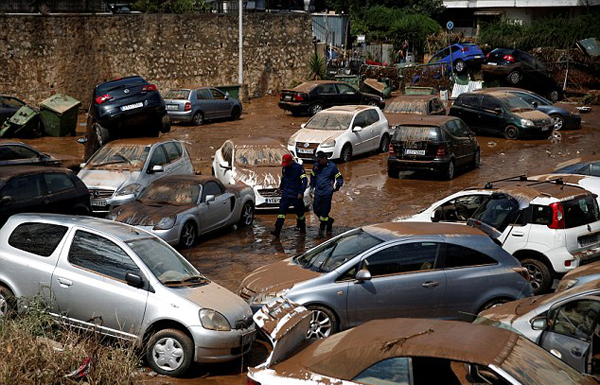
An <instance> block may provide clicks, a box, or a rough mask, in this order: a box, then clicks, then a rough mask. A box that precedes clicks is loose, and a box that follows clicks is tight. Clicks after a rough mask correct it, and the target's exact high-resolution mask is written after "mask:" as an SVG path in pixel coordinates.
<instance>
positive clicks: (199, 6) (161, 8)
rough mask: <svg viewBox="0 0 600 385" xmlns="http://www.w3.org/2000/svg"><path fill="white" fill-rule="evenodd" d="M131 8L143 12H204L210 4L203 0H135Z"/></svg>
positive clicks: (208, 10)
mask: <svg viewBox="0 0 600 385" xmlns="http://www.w3.org/2000/svg"><path fill="white" fill-rule="evenodd" d="M133 9H134V10H136V11H141V12H145V13H206V12H210V9H211V6H210V4H207V3H206V2H205V1H204V0H137V1H136V2H135V3H134V4H133Z"/></svg>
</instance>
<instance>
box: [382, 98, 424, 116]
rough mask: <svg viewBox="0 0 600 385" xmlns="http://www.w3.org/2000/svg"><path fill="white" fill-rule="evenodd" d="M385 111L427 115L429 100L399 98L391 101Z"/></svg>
mask: <svg viewBox="0 0 600 385" xmlns="http://www.w3.org/2000/svg"><path fill="white" fill-rule="evenodd" d="M384 111H385V112H392V113H396V114H415V115H427V102H425V101H422V100H399V101H396V102H392V103H390V104H389V105H388V106H387V107H386V108H385V110H384Z"/></svg>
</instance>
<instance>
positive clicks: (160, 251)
mask: <svg viewBox="0 0 600 385" xmlns="http://www.w3.org/2000/svg"><path fill="white" fill-rule="evenodd" d="M126 243H127V245H128V246H129V247H131V249H132V250H133V251H134V252H135V253H136V254H137V256H138V257H139V258H140V259H141V260H142V262H144V264H145V265H146V266H147V267H148V269H150V271H151V272H152V274H154V276H155V277H156V278H157V279H158V280H159V281H160V282H161V283H162V284H163V285H190V284H194V285H197V284H205V283H208V282H209V280H208V279H207V278H206V277H204V276H203V275H201V274H200V273H199V272H198V271H197V270H196V269H194V267H193V266H192V265H191V264H190V263H189V262H188V261H187V260H186V259H185V258H183V257H182V256H181V255H180V254H179V253H177V252H176V251H175V250H174V249H173V248H172V247H171V246H169V245H167V244H166V243H164V242H163V241H161V240H159V239H157V238H144V239H136V240H133V241H128V242H126Z"/></svg>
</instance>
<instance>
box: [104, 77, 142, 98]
mask: <svg viewBox="0 0 600 385" xmlns="http://www.w3.org/2000/svg"><path fill="white" fill-rule="evenodd" d="M147 83H148V82H147V81H145V80H144V79H143V78H141V77H139V76H136V77H132V78H125V79H119V80H114V81H112V82H107V83H104V84H100V85H98V86H97V87H96V93H98V94H104V93H106V92H109V91H111V90H114V89H117V88H121V87H124V86H132V85H138V84H147Z"/></svg>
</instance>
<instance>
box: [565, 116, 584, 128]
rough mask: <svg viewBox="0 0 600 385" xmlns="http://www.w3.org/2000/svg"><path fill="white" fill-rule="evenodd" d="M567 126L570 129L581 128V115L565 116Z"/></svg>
mask: <svg viewBox="0 0 600 385" xmlns="http://www.w3.org/2000/svg"><path fill="white" fill-rule="evenodd" d="M565 128H566V129H568V130H576V129H579V128H581V115H571V116H569V117H567V118H565Z"/></svg>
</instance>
